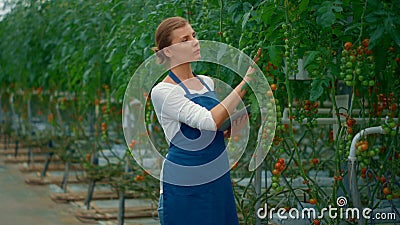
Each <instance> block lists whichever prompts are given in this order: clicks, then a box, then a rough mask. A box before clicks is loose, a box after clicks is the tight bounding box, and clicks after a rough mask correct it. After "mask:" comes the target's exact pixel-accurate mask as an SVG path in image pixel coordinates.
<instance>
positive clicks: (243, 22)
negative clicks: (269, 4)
mask: <svg viewBox="0 0 400 225" xmlns="http://www.w3.org/2000/svg"><path fill="white" fill-rule="evenodd" d="M250 12H251V11H249V12H247V13H246V14H244V16H243V21H242V30H244V27H245V26H246V23H247V21H248V20H249V18H250Z"/></svg>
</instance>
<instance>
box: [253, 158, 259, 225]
mask: <svg viewBox="0 0 400 225" xmlns="http://www.w3.org/2000/svg"><path fill="white" fill-rule="evenodd" d="M255 173H256V174H255V176H254V186H255V189H256V196H257V198H259V197H260V196H261V166H259V167H258V168H257V169H256V171H255ZM260 201H261V200H258V201H257V202H256V205H255V212H257V211H258V209H259V208H260V207H261V202H260ZM256 225H261V218H259V217H258V215H257V213H256Z"/></svg>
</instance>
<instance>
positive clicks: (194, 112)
mask: <svg viewBox="0 0 400 225" xmlns="http://www.w3.org/2000/svg"><path fill="white" fill-rule="evenodd" d="M198 76H199V78H201V79H203V81H204V82H205V83H206V84H207V86H208V87H209V88H210V89H211V90H214V82H213V80H212V79H211V78H209V77H207V76H203V75H198ZM207 91H208V89H207V88H206V87H203V89H201V90H192V89H189V92H190V93H191V94H194V93H198V94H204V93H206V92H207ZM185 94H186V92H185V90H183V88H182V87H181V86H180V85H175V84H171V83H167V82H160V83H158V84H157V85H156V86H154V87H153V89H152V91H151V101H152V103H153V106H154V110H155V112H156V114H157V119H158V121H159V122H160V124H161V126H162V128H163V130H164V133H165V137H166V139H167V142H168V143H170V141H171V139H172V138H173V137H174V136H175V135H176V133H177V132H178V131H179V129H180V123H181V122H182V123H185V124H187V125H189V126H191V127H194V128H197V129H199V130H212V131H215V130H217V127H216V125H215V122H214V119H213V117H212V114H211V112H210V111H209V110H207V109H206V108H205V107H202V106H200V105H198V104H196V103H194V102H192V101H191V100H190V99H188V98H187V97H185Z"/></svg>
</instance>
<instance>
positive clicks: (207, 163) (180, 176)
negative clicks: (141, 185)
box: [160, 71, 239, 225]
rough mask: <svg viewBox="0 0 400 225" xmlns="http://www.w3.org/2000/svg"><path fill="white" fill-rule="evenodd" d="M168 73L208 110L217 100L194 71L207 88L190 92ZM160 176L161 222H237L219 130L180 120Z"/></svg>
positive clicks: (200, 224)
mask: <svg viewBox="0 0 400 225" xmlns="http://www.w3.org/2000/svg"><path fill="white" fill-rule="evenodd" d="M169 76H170V77H171V78H172V79H173V80H174V81H175V82H176V83H177V84H179V85H180V86H181V87H182V88H183V89H184V90H185V92H186V95H185V97H186V98H189V99H190V100H191V101H193V102H194V103H196V104H199V105H201V106H203V107H205V108H207V109H208V110H211V109H212V108H213V107H214V106H216V105H217V104H219V101H218V99H217V96H216V94H215V92H214V91H211V89H210V88H209V87H208V86H207V84H206V83H205V82H204V81H203V80H202V79H201V78H199V77H197V76H196V75H195V76H196V77H197V78H198V79H199V80H200V82H201V83H202V84H203V85H204V86H205V87H206V88H207V89H208V92H206V93H204V94H191V93H190V91H189V90H188V89H187V88H186V86H185V85H184V84H183V83H182V82H181V81H180V80H179V78H178V77H176V75H175V74H173V73H172V71H170V72H169ZM200 136H201V138H199V137H200ZM192 140H200V143H199V142H197V143H196V142H195V141H194V142H192ZM187 143H189V144H187ZM185 144H186V146H185ZM162 180H163V181H162V185H163V196H162V197H163V203H162V204H163V205H162V206H163V215H162V217H163V218H160V219H161V221H164V223H163V225H237V224H239V222H238V218H237V213H236V204H235V199H234V196H233V190H232V183H231V179H230V173H229V161H228V157H227V154H226V151H225V142H224V135H223V132H222V131H203V130H202V131H200V130H198V129H196V128H193V127H190V126H188V125H187V124H184V123H181V126H180V131H179V132H178V133H177V134H176V135H175V136H174V137H173V138H172V140H171V143H170V147H169V151H168V155H167V160H165V162H164V167H163V179H162Z"/></svg>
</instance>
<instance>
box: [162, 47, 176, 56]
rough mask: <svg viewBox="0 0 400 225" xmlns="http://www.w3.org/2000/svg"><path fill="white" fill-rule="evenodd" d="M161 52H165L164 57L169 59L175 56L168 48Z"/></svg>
mask: <svg viewBox="0 0 400 225" xmlns="http://www.w3.org/2000/svg"><path fill="white" fill-rule="evenodd" d="M161 51H163V52H164V55H165V56H167V57H168V58H171V57H172V55H173V54H172V52H171V51H170V50H169V48H168V47H166V48H163V49H162V50H161Z"/></svg>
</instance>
